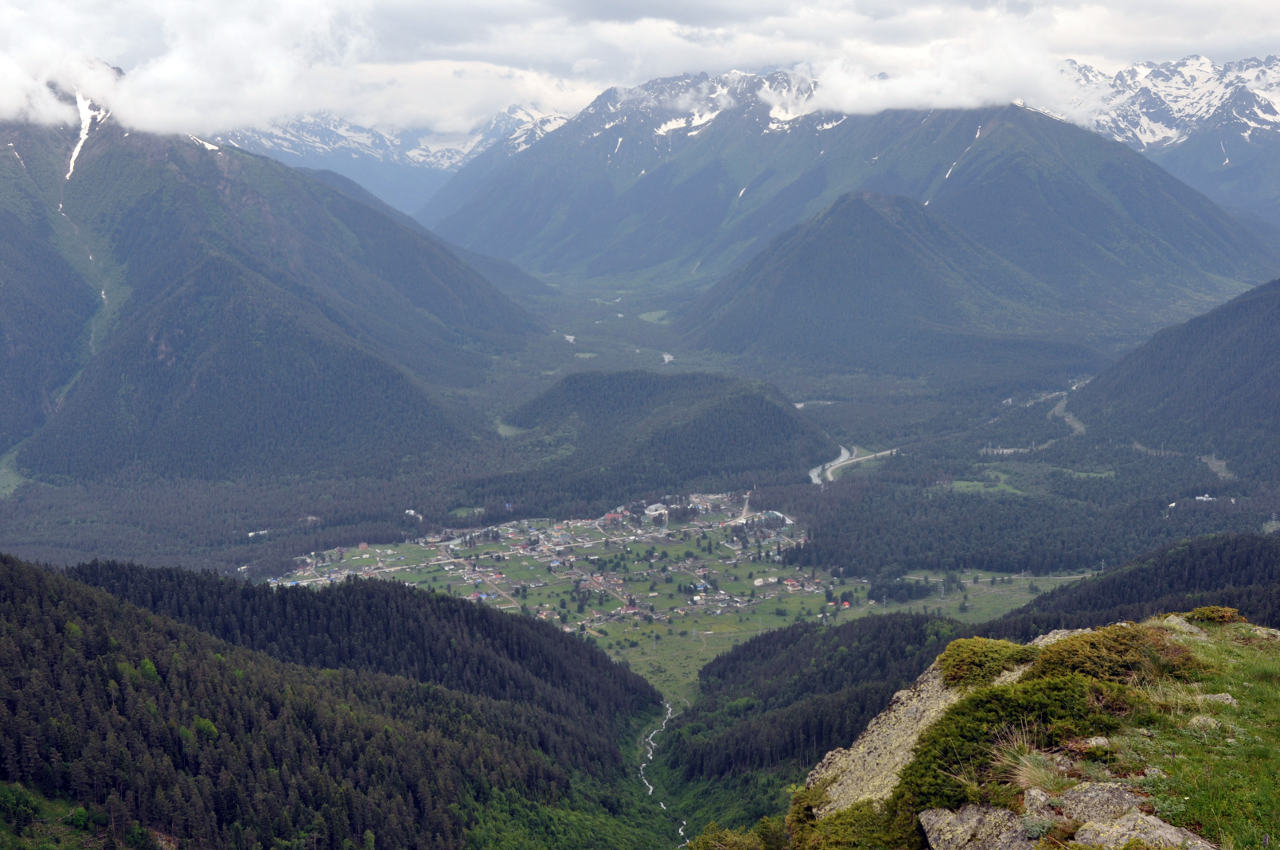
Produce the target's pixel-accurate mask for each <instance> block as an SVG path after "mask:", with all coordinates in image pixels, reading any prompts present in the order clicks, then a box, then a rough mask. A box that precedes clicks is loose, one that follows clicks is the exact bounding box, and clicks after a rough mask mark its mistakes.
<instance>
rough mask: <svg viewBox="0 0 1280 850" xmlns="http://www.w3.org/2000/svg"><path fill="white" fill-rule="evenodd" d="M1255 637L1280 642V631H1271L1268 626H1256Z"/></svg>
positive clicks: (1254, 628)
mask: <svg viewBox="0 0 1280 850" xmlns="http://www.w3.org/2000/svg"><path fill="white" fill-rule="evenodd" d="M1253 635H1254V637H1260V638H1262V639H1263V640H1280V629H1269V628H1267V627H1266V626H1254V627H1253Z"/></svg>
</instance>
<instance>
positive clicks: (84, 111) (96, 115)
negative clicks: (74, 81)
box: [63, 92, 111, 181]
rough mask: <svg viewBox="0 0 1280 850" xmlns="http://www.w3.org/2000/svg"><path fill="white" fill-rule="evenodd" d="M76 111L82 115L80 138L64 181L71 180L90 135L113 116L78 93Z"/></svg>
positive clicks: (68, 164)
mask: <svg viewBox="0 0 1280 850" xmlns="http://www.w3.org/2000/svg"><path fill="white" fill-rule="evenodd" d="M76 110H77V111H78V112H79V113H80V138H79V139H78V140H77V141H76V146H75V147H74V148H72V150H71V160H70V162H68V163H67V176H66V177H65V178H63V179H64V181H65V180H70V179H71V175H72V174H74V173H75V170H76V160H77V159H79V158H80V151H81V150H83V149H84V143H85V142H87V141H88V140H89V133H90V132H91V131H92V130H93V128H94V127H95V126H96V125H101V124H102V123H103V122H104V121H106V120H107V118H108V117H109V116H110V115H111V113H110V112H108V111H107V110H105V109H99V108H97V107H95V106H94V104H93V101H91V100H89V98H87V97H85V96H84V95H82V94H81V93H80V92H76Z"/></svg>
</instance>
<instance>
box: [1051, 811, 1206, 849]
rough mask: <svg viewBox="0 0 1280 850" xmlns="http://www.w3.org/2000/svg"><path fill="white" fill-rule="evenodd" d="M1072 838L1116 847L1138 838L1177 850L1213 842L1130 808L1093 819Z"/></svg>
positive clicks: (1195, 847) (1086, 842)
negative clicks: (1120, 813)
mask: <svg viewBox="0 0 1280 850" xmlns="http://www.w3.org/2000/svg"><path fill="white" fill-rule="evenodd" d="M1075 840H1076V842H1078V843H1080V844H1097V845H1099V846H1101V847H1107V848H1113V847H1114V848H1120V847H1124V845H1125V844H1126V843H1128V842H1130V841H1134V840H1137V841H1141V842H1144V843H1145V844H1147V845H1149V846H1151V847H1169V848H1180V850H1214V846H1213V845H1212V844H1210V843H1209V842H1208V841H1205V840H1204V839H1203V838H1201V837H1200V836H1198V835H1196V834H1195V833H1193V832H1188V831H1187V830H1185V829H1180V828H1179V827H1176V826H1172V825H1170V824H1167V823H1165V822H1164V821H1162V820H1160V819H1159V818H1157V817H1152V816H1151V815H1144V814H1143V813H1142V812H1139V811H1136V810H1135V811H1131V812H1129V813H1128V814H1126V815H1124V816H1123V817H1120V818H1116V819H1114V820H1104V821H1093V822H1090V823H1086V824H1085V825H1084V826H1082V827H1080V828H1079V829H1077V830H1076V835H1075Z"/></svg>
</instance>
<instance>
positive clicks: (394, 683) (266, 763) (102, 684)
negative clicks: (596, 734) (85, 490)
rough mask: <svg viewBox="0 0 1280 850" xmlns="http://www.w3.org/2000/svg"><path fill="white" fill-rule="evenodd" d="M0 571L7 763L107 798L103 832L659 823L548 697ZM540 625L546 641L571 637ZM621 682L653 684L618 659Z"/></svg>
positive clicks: (21, 775) (621, 833) (9, 774)
mask: <svg viewBox="0 0 1280 850" xmlns="http://www.w3.org/2000/svg"><path fill="white" fill-rule="evenodd" d="M132 575H133V577H135V578H138V577H139V576H140V574H132ZM0 578H2V580H0V649H2V650H3V651H0V730H3V732H4V734H3V735H0V776H3V778H4V780H5V781H20V782H22V783H24V784H26V785H28V786H31V787H32V788H35V789H37V790H39V791H40V792H41V793H43V794H46V795H58V796H66V797H70V798H71V799H74V800H77V801H80V802H81V803H82V804H84V805H91V806H94V807H102V808H103V809H105V811H106V812H107V813H108V815H109V817H110V823H111V830H112V832H113V833H114V835H115V838H116V840H121V839H122V837H123V834H124V832H125V831H126V829H127V828H128V826H129V825H130V824H131V823H134V822H137V823H140V824H141V825H142V826H143V827H145V828H147V829H154V830H159V831H160V832H162V833H165V834H168V835H171V836H174V837H176V838H178V839H180V840H182V841H189V842H191V843H192V844H193V845H194V846H210V847H241V846H243V847H252V846H256V845H258V844H261V845H264V846H266V845H273V844H275V845H276V846H281V845H283V846H298V847H311V846H317V847H332V848H335V850H336V848H340V847H345V846H349V844H347V842H351V843H357V844H365V843H367V842H370V841H372V842H373V844H374V846H376V847H432V848H436V847H463V846H466V847H480V846H488V845H490V844H492V843H495V842H497V841H498V839H502V840H504V841H524V842H526V843H528V842H532V843H533V844H541V845H542V846H563V847H568V846H578V847H593V846H599V843H600V842H601V841H604V842H605V843H608V844H609V845H610V846H620V847H650V846H653V845H654V844H655V842H656V841H658V840H660V839H659V838H658V837H657V836H659V835H663V834H665V828H664V824H663V819H662V818H661V816H660V815H659V814H658V813H657V811H656V808H653V809H652V810H651V808H652V804H651V803H648V802H647V801H645V800H644V799H642V798H641V797H640V796H639V795H638V794H634V793H632V792H633V790H634V785H635V783H634V781H633V780H631V779H630V777H627V778H626V779H625V781H624V779H623V775H622V772H621V768H620V766H619V763H618V759H617V757H616V749H615V756H614V758H613V759H601V758H599V757H598V756H593V755H592V754H591V753H592V746H593V744H592V743H591V742H589V741H586V740H584V737H583V734H582V728H581V724H580V723H578V722H574V720H573V717H572V716H568V715H566V714H564V713H562V712H560V711H549V710H547V709H546V708H544V707H540V706H538V705H536V704H535V705H531V704H526V703H525V702H524V701H522V700H506V699H494V698H492V697H487V696H481V695H477V694H472V693H468V692H466V691H463V690H457V689H452V688H445V687H441V686H439V685H435V684H427V683H423V682H421V681H418V680H415V679H413V678H409V677H405V676H391V675H387V674H385V673H378V672H373V671H370V670H361V669H354V668H355V666H358V664H355V665H353V666H349V667H340V668H338V669H327V670H325V669H320V668H318V667H311V666H302V665H297V664H288V663H284V662H281V661H278V660H276V659H274V658H272V657H270V656H269V655H267V654H265V653H261V652H252V651H249V650H245V649H242V648H239V647H236V646H234V645H232V644H228V643H226V642H224V641H221V640H218V639H216V638H213V637H211V636H209V635H208V634H205V633H202V632H199V631H197V630H196V629H194V628H192V627H190V626H187V625H182V624H179V623H177V622H176V621H174V620H171V619H169V618H167V617H164V616H160V615H156V614H152V613H150V612H147V611H145V610H143V609H140V608H137V607H134V606H133V605H129V604H126V603H123V602H120V601H119V600H117V599H115V598H113V597H111V596H109V595H107V594H106V593H104V592H103V591H100V590H96V589H91V588H88V587H85V586H84V585H81V584H78V583H76V582H73V581H71V580H70V579H68V578H66V577H64V576H60V575H55V574H53V573H50V572H47V571H44V570H41V569H38V568H36V567H32V566H29V565H26V564H23V563H20V562H18V561H15V560H13V559H11V558H8V557H3V558H0ZM169 579H170V585H169V587H168V590H169V591H171V592H172V593H171V595H176V596H178V597H181V596H183V594H182V593H181V592H179V591H178V590H177V589H176V588H177V587H178V586H180V584H181V581H180V577H178V576H170V577H169ZM140 583H143V584H145V581H141V580H140ZM162 587H164V581H161V582H159V583H158V584H157V585H155V589H157V590H159V589H160V588H162ZM254 595H255V591H251V590H247V589H246V592H245V598H246V602H251V601H252V599H253V597H254ZM231 596H232V595H231V594H227V595H224V597H223V598H222V599H221V602H220V604H221V605H222V608H221V613H222V614H223V615H228V617H229V621H230V622H234V621H235V619H236V617H235V615H234V614H232V613H231V612H233V611H234V610H235V607H236V606H235V605H234V602H233V600H232V598H231ZM284 599H285V600H286V605H287V603H288V600H290V599H294V601H301V600H299V599H296V598H294V597H288V596H286V597H284ZM321 604H322V605H323V601H321ZM453 604H454V605H457V606H464V605H466V603H462V602H457V603H453ZM251 608H252V606H251ZM305 608H306V606H305V605H304V606H303V609H304V610H305ZM269 609H270V606H269V605H268V606H267V608H262V607H259V608H258V610H257V611H256V614H257V619H256V620H255V625H261V627H262V628H263V630H264V631H265V632H266V633H274V634H279V635H283V634H286V633H287V632H288V629H289V628H290V627H291V626H290V625H289V624H290V622H291V619H290V617H291V615H290V612H289V611H288V610H287V608H285V607H278V608H275V609H274V611H273V610H269ZM240 613H241V615H243V612H240ZM299 613H301V612H299ZM459 613H462V614H463V619H464V620H465V619H466V613H465V612H462V611H461V608H459ZM292 622H294V623H295V624H296V622H297V621H292ZM474 622H475V621H474V620H473V623H474ZM533 625H537V624H533ZM534 631H535V632H536V631H538V630H536V629H535V630H534ZM541 631H542V632H544V633H545V638H546V641H545V642H544V646H546V647H547V648H548V651H557V650H555V649H553V647H559V648H563V644H564V643H566V642H567V640H566V639H565V638H563V637H562V636H560V635H557V634H554V633H553V630H551V629H542V630H541ZM469 637H470V636H469V635H468V634H467V633H466V632H465V631H462V632H459V633H457V634H456V635H455V636H454V638H455V639H457V640H458V641H459V642H465V641H467V640H468V638H469ZM281 640H282V642H287V641H286V640H285V638H283V637H282V638H281ZM370 651H371V652H373V653H375V654H376V653H378V652H380V651H381V649H380V648H370ZM575 651H576V652H577V653H590V652H591V651H592V650H590V649H589V648H588V647H586V646H581V645H580V646H579V647H576V648H575V649H574V650H571V651H570V654H573V653H574V652H575ZM618 672H619V674H621V671H618ZM605 675H606V676H607V675H608V674H607V672H605ZM628 688H630V689H631V691H632V692H633V693H635V694H638V695H639V703H640V704H643V703H644V701H645V699H646V698H647V697H649V696H651V694H650V692H647V691H645V690H644V689H643V688H640V689H639V690H637V689H636V685H635V684H634V682H633V681H632V682H630V683H628V680H627V678H626V676H625V675H624V676H623V677H622V690H623V691H624V692H625V691H626V690H627V689H628ZM602 691H603V692H604V693H606V694H607V693H609V688H608V687H607V686H606V687H604V688H602ZM604 737H607V734H606V735H604ZM370 833H371V834H370Z"/></svg>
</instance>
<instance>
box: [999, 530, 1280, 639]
mask: <svg viewBox="0 0 1280 850" xmlns="http://www.w3.org/2000/svg"><path fill="white" fill-rule="evenodd" d="M1202 605H1227V606H1230V607H1232V608H1237V609H1239V610H1240V612H1241V613H1242V614H1244V615H1245V616H1246V617H1248V618H1249V620H1250V621H1251V622H1254V623H1258V624H1260V625H1265V626H1280V538H1277V537H1275V536H1274V535H1268V536H1265V537H1263V536H1259V535H1248V534H1246V535H1217V536H1211V537H1201V538H1196V539H1193V540H1189V541H1187V542H1185V543H1180V544H1177V545H1174V546H1169V547H1166V548H1164V549H1161V550H1160V551H1158V552H1154V553H1152V554H1150V555H1148V556H1146V557H1143V558H1140V559H1138V560H1136V561H1133V562H1132V563H1129V564H1126V565H1125V566H1122V567H1118V568H1116V569H1114V570H1110V571H1108V572H1106V573H1103V574H1102V575H1100V576H1097V577H1095V578H1091V579H1088V580H1086V581H1082V582H1077V583H1075V584H1070V585H1067V586H1065V587H1061V588H1058V589H1056V590H1053V591H1050V592H1049V593H1046V594H1045V595H1044V596H1041V597H1039V598H1038V599H1035V600H1033V601H1032V602H1030V603H1028V604H1027V605H1025V606H1023V607H1022V608H1019V609H1018V610H1016V611H1011V612H1009V613H1008V614H1006V615H1005V616H1003V617H1001V618H999V619H998V620H994V621H993V622H991V623H988V624H986V625H985V626H984V627H983V628H982V633H983V634H987V635H990V636H992V637H1003V638H1010V639H1013V640H1022V641H1025V640H1030V639H1031V638H1033V637H1035V636H1036V635H1039V634H1044V633H1046V632H1049V631H1052V630H1053V629H1068V628H1082V627H1085V626H1096V625H1102V624H1105V623H1113V622H1116V621H1118V620H1141V619H1144V618H1146V617H1150V616H1152V615H1153V614H1157V613H1160V612H1162V611H1183V610H1188V609H1190V608H1196V607H1199V606H1202Z"/></svg>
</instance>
